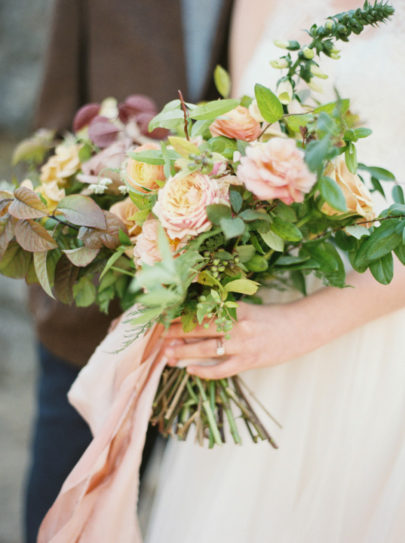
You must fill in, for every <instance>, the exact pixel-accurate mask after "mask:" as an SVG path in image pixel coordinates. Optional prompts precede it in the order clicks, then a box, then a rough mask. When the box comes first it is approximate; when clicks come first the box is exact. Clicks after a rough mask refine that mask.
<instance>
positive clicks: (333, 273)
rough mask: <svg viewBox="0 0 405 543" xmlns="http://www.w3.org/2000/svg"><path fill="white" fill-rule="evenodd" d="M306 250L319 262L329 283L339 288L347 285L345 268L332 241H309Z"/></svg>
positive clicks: (321, 270)
mask: <svg viewBox="0 0 405 543" xmlns="http://www.w3.org/2000/svg"><path fill="white" fill-rule="evenodd" d="M305 251H306V252H308V253H309V254H310V256H311V257H312V258H313V259H314V260H315V261H316V262H318V263H319V265H320V268H319V269H320V272H322V274H323V275H324V276H325V278H326V280H327V282H328V284H329V285H332V286H334V287H339V288H343V287H344V286H345V277H346V273H345V268H344V265H343V262H342V259H341V257H340V255H339V253H338V251H337V250H336V248H335V247H334V246H333V245H332V243H330V242H328V241H323V242H318V243H308V244H306V246H305Z"/></svg>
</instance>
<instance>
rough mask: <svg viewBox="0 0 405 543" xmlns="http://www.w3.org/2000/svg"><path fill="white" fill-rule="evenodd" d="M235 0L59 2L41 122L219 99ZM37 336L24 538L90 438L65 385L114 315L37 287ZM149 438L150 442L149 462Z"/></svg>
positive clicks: (32, 536)
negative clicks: (84, 111) (103, 109)
mask: <svg viewBox="0 0 405 543" xmlns="http://www.w3.org/2000/svg"><path fill="white" fill-rule="evenodd" d="M231 7H232V0H207V1H206V2H205V3H204V5H202V3H201V4H200V3H199V2H197V1H196V0H176V1H172V2H170V4H169V7H168V3H167V2H165V0H154V2H141V1H137V0H116V1H115V2H110V1H109V0H92V1H91V2H90V1H89V0H56V1H55V4H54V12H53V19H52V28H51V34H50V41H49V46H48V50H47V57H46V63H45V72H44V77H43V82H42V87H41V90H40V94H39V99H38V107H37V112H36V117H35V126H36V127H37V128H39V127H47V128H51V129H54V130H56V131H57V132H62V131H64V130H69V129H70V128H71V122H72V119H73V117H74V114H75V112H76V111H77V110H78V109H79V107H80V106H82V105H83V104H85V103H88V102H99V101H101V100H102V99H104V98H106V97H108V96H115V97H116V98H117V99H120V100H121V99H123V98H125V97H126V96H128V95H131V94H134V93H136V94H145V95H148V96H150V97H151V98H153V99H154V100H155V101H156V102H157V105H158V106H159V107H161V106H162V105H163V104H164V103H165V102H167V101H169V100H171V99H173V98H176V97H177V90H178V89H182V90H183V94H184V96H185V97H186V99H189V100H198V99H200V97H204V98H205V99H209V98H215V97H217V93H216V92H215V89H214V86H213V82H212V77H211V75H212V71H213V69H214V66H215V65H216V64H217V63H219V64H221V65H223V66H226V64H227V50H226V49H227V34H228V23H229V20H230V10H231ZM29 297H30V307H31V310H32V313H33V315H34V320H35V326H36V331H37V336H38V358H39V363H40V368H39V375H38V397H37V415H36V419H35V422H34V428H33V441H32V458H31V465H30V467H29V471H28V477H27V488H26V495H25V519H24V524H25V542H26V543H34V542H35V541H36V536H37V531H38V528H39V525H40V523H41V521H42V518H43V517H44V515H45V513H46V511H47V510H48V509H49V507H50V506H51V504H52V502H53V501H54V499H55V498H56V495H57V493H58V491H59V489H60V486H61V485H62V483H63V481H64V479H65V478H66V477H67V475H68V473H69V472H70V471H71V469H72V468H73V466H74V465H75V463H76V462H77V460H78V459H79V458H80V456H81V455H82V453H83V452H84V450H85V448H86V447H87V445H88V444H89V442H90V441H91V435H90V431H89V429H88V427H87V425H86V424H85V422H84V421H83V420H82V419H81V418H80V416H79V415H78V414H77V413H76V412H75V410H74V409H73V408H72V407H71V406H70V404H69V403H68V401H67V397H66V394H67V391H68V390H69V388H70V386H71V384H72V383H73V381H74V379H75V378H76V376H77V374H78V372H79V371H80V369H81V368H82V367H83V366H84V365H85V364H86V362H87V360H88V359H89V357H90V355H91V354H92V352H93V351H94V350H95V348H96V346H97V345H98V343H99V342H100V341H101V340H102V338H103V337H104V336H105V335H106V333H107V330H108V327H109V325H110V322H111V320H112V318H114V317H115V316H117V315H118V314H119V308H118V307H114V308H113V310H112V312H111V313H110V314H109V315H104V314H102V313H100V312H99V310H98V308H97V307H95V306H91V307H88V308H75V307H73V306H66V305H63V304H61V303H59V302H57V301H54V300H52V299H51V298H49V297H48V296H47V295H46V294H45V293H44V292H42V290H41V289H40V288H39V287H31V289H30V296H29ZM150 449H151V441H150V442H149V447H148V444H147V446H146V457H144V462H145V460H147V457H148V455H149V452H150Z"/></svg>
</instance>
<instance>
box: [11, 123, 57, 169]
mask: <svg viewBox="0 0 405 543" xmlns="http://www.w3.org/2000/svg"><path fill="white" fill-rule="evenodd" d="M53 136H54V131H53V130H45V129H41V130H38V131H37V132H36V133H35V134H34V135H33V136H31V137H30V138H28V139H25V140H23V141H21V142H20V143H19V144H18V145H17V147H16V148H15V150H14V153H13V158H12V164H13V166H15V165H16V164H18V163H19V162H21V161H27V162H31V161H32V162H34V163H36V164H40V163H41V162H42V161H43V159H44V157H45V153H46V152H47V151H48V150H49V149H50V148H51V146H52V140H53Z"/></svg>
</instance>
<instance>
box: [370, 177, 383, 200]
mask: <svg viewBox="0 0 405 543" xmlns="http://www.w3.org/2000/svg"><path fill="white" fill-rule="evenodd" d="M371 184H372V185H373V187H374V190H376V191H377V192H379V193H380V194H381V196H383V197H384V198H385V197H386V196H385V191H384V189H383V187H382V185H381V183H380V182H379V181H378V179H377V178H376V177H374V176H371Z"/></svg>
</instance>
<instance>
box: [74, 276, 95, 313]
mask: <svg viewBox="0 0 405 543" xmlns="http://www.w3.org/2000/svg"><path fill="white" fill-rule="evenodd" d="M96 294H97V292H96V287H95V286H94V285H93V283H92V282H91V280H90V279H89V278H88V277H87V276H83V277H82V278H81V279H79V281H78V282H77V283H76V284H75V285H73V296H74V299H75V303H76V305H77V307H88V306H89V305H91V304H93V303H94V302H95V300H96Z"/></svg>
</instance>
